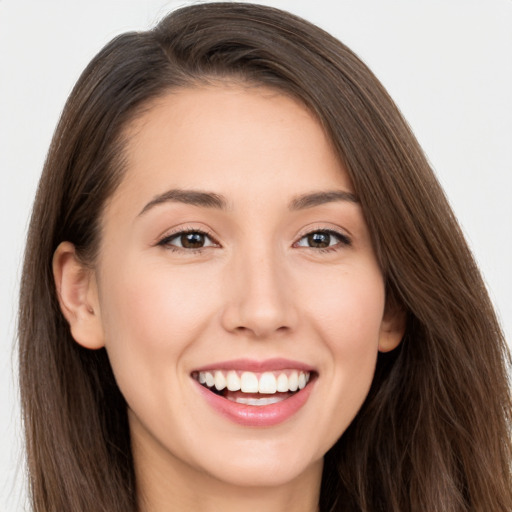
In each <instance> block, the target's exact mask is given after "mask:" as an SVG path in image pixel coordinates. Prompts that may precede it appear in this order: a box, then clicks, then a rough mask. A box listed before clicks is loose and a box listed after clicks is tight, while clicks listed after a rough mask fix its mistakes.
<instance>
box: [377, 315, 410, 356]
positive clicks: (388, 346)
mask: <svg viewBox="0 0 512 512" xmlns="http://www.w3.org/2000/svg"><path fill="white" fill-rule="evenodd" d="M406 323H407V315H406V313H405V311H404V310H403V309H401V308H398V307H396V308H393V311H387V312H386V313H385V314H384V318H383V319H382V324H381V327H380V337H379V352H390V351H391V350H394V349H395V348H396V347H398V345H400V342H401V341H402V338H403V337H404V335H405V326H406Z"/></svg>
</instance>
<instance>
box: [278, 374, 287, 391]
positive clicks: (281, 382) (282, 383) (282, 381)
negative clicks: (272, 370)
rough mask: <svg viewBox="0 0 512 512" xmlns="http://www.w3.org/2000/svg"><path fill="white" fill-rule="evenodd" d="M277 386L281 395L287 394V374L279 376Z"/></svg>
mask: <svg viewBox="0 0 512 512" xmlns="http://www.w3.org/2000/svg"><path fill="white" fill-rule="evenodd" d="M276 384H277V385H276V389H277V391H279V392H281V393H286V392H287V391H288V377H287V376H286V373H281V375H279V377H278V378H277V383H276Z"/></svg>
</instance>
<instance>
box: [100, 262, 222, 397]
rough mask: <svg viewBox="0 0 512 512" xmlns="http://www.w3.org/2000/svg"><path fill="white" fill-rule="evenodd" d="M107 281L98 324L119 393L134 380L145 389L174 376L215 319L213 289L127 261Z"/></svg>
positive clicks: (211, 285) (192, 279) (190, 277)
mask: <svg viewBox="0 0 512 512" xmlns="http://www.w3.org/2000/svg"><path fill="white" fill-rule="evenodd" d="M162 267H163V268H162ZM107 275H108V280H104V281H103V283H102V288H103V290H105V291H106V293H103V294H102V301H101V312H102V321H103V326H104V329H105V343H106V348H107V352H108V354H109V358H110V361H111V364H112V367H113V370H114V373H115V375H116V378H117V379H118V382H119V385H120V387H121V388H122V383H123V382H125V381H127V382H128V381H133V380H134V378H137V379H138V380H139V383H140V384H142V383H144V384H145V385H146V386H147V385H152V383H154V382H155V381H156V380H157V379H159V378H164V379H168V378H171V377H173V376H175V375H176V373H177V372H176V371H175V369H176V366H177V365H178V364H179V362H180V358H181V357H182V355H183V354H184V353H185V352H186V350H187V348H188V346H189V345H191V344H192V343H193V342H194V340H195V339H197V336H198V333H200V332H201V331H202V330H203V329H204V325H205V323H207V322H208V320H209V318H210V317H211V315H213V314H214V306H215V296H216V293H217V291H216V290H215V288H214V283H213V282H212V281H211V280H204V279H201V280H199V279H198V278H196V277H194V275H193V273H191V272H187V271H186V270H185V271H181V272H180V271H174V272H171V271H170V270H169V269H168V268H166V267H165V264H164V265H144V266H141V265H137V264H130V262H129V261H128V262H127V263H123V264H118V265H117V266H116V267H115V269H112V271H111V272H108V273H107V272H105V276H107ZM205 283H207V284H206V285H205ZM169 362H173V363H174V364H173V365H169Z"/></svg>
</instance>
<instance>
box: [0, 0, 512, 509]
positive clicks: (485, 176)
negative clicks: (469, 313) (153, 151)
mask: <svg viewBox="0 0 512 512" xmlns="http://www.w3.org/2000/svg"><path fill="white" fill-rule="evenodd" d="M188 3H191V2H187V1H163V0H138V1H134V0H131V1H130V0H122V1H121V0H119V1H115V0H89V1H88V2H72V1H65V0H61V1H48V0H32V1H26V0H0V240H1V245H0V247H1V251H0V410H1V413H0V510H2V511H4V512H15V511H16V512H18V511H20V510H23V509H25V499H26V498H25V493H24V491H23V485H24V482H23V472H24V470H23V463H22V455H21V450H22V442H21V438H22V435H21V430H20V424H19V408H18V403H17V401H18V392H17V390H16V378H17V376H16V354H15V348H14V346H15V326H16V306H17V293H18V280H19V276H20V267H21V261H22V252H23V245H24V237H25V232H26V228H27V222H28V216H29V212H30V208H31V203H32V200H33V196H34V193H35V189H36V186H37V181H38V178H39V174H40V172H41V168H42V165H43V161H44V158H45V154H46V151H47V148H48V146H49V143H50V139H51V136H52V133H53V129H54V127H55V125H56V122H57V120H58V117H59V114H60V111H61V109H62V107H63V105H64V101H65V99H66V97H67V95H68V94H69V92H70V90H71V88H72V86H73V84H74V82H75V81H76V79H77V78H78V76H79V74H80V72H81V71H82V69H83V68H84V67H85V66H86V64H87V63H88V62H89V60H90V59H91V58H92V57H93V56H94V55H95V54H96V53H97V52H98V51H99V49H100V48H101V47H102V46H103V45H104V44H105V43H107V42H108V41H109V40H110V39H111V38H112V37H113V36H115V35H116V34H118V33H120V32H124V31H127V30H141V29H145V28H148V27H150V26H152V25H154V24H155V23H156V22H157V21H158V20H159V19H160V18H161V17H162V16H163V15H164V14H165V13H167V12H168V11H170V10H172V9H174V8H176V7H179V6H183V5H187V4H188ZM260 3H265V4H268V5H273V6H275V7H281V8H284V9H287V10H290V11H292V12H294V13H296V14H299V15H301V16H303V17H305V18H306V19H309V20H310V21H313V22H315V23H317V24H318V25H320V26H322V27H323V28H325V29H327V30H328V31H330V32H332V33H333V34H334V35H335V36H337V37H338V38H339V39H341V40H342V41H343V42H345V43H346V44H347V45H348V46H350V47H351V48H352V49H353V50H354V51H355V52H356V53H357V54H358V55H359V56H360V57H361V58H362V59H363V60H364V61H365V62H366V63H367V64H368V65H369V66H370V68H371V69H372V70H373V71H374V72H375V73H376V75H377V76H378V77H379V78H380V80H381V81H382V82H383V83H384V85H385V87H387V89H388V90H389V92H390V93H391V96H392V97H393V98H394V99H395V101H396V102H397V104H398V106H399V107H400V109H401V110H402V112H403V113H404V115H405V117H406V119H407V120H408V121H409V123H410V125H411V127H412V129H413V131H414V132H415V134H416V136H417V137H418V139H419V141H420V143H421V144H422V146H423V148H424V149H425V151H426V153H427V155H428V158H429V160H430V161H431V163H432V165H433V167H434V169H435V170H436V172H437V175H438V177H439V180H440V181H441V183H442V184H443V186H444V187H445V190H446V193H447V195H448V198H449V200H450V202H451V204H452V206H453V208H454V210H455V213H456V215H457V216H458V218H459V220H460V223H461V225H462V227H463V229H464V231H465V233H466V235H467V238H468V241H469V243H470V245H471V247H472V249H473V251H474V253H475V256H476V259H477V261H478V262H479V264H480V267H481V269H482V272H483V275H484V277H485V280H486V282H487V285H488V288H489V291H490V294H491V297H492V299H493V301H494V303H495V305H496V308H497V310H498V313H499V316H500V318H501V321H502V325H503V327H504V330H505V334H506V336H507V339H508V340H509V343H510V340H511V339H512V291H511V290H512V265H511V262H512V200H511V194H512V157H511V148H512V30H511V27H512V0H479V1H472V0H429V1H426V0H423V1H420V0H389V1H386V0H352V1H345V0H315V1H311V0H305V1H298V0H296V1H292V0H288V1H286V0H274V1H263V2H260ZM48 428H51V425H48Z"/></svg>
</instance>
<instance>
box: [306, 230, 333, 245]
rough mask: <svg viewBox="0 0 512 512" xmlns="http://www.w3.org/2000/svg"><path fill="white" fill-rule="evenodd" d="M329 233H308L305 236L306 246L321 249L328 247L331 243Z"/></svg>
mask: <svg viewBox="0 0 512 512" xmlns="http://www.w3.org/2000/svg"><path fill="white" fill-rule="evenodd" d="M331 238H332V237H331V235H330V233H325V232H318V233H310V234H309V235H308V236H307V240H308V246H309V247H315V248H317V249H323V248H324V247H329V246H330V245H331Z"/></svg>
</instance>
